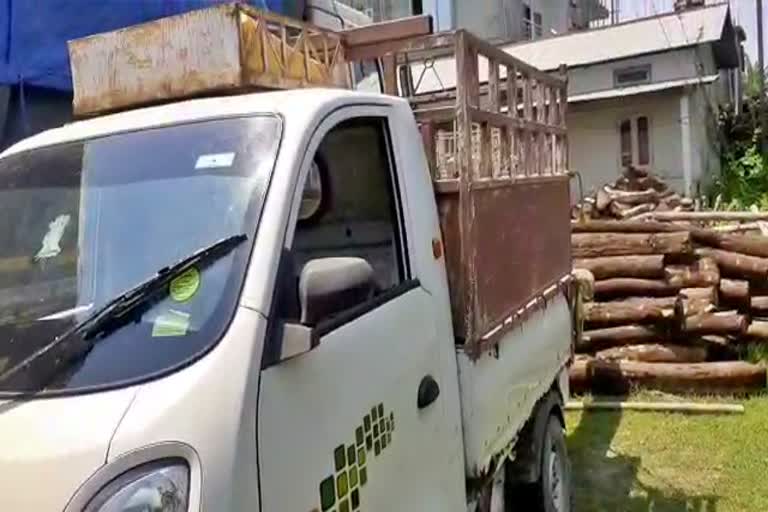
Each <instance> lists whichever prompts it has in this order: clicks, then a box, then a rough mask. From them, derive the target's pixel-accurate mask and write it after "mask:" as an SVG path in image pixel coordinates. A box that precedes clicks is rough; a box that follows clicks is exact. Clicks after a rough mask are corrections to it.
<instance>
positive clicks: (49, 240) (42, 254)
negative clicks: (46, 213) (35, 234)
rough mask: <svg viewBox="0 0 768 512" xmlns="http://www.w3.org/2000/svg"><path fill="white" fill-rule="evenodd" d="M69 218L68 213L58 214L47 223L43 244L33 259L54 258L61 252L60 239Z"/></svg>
mask: <svg viewBox="0 0 768 512" xmlns="http://www.w3.org/2000/svg"><path fill="white" fill-rule="evenodd" d="M71 218H72V217H71V216H69V215H59V216H58V217H56V218H55V219H54V220H53V222H51V223H50V224H48V232H47V233H46V234H45V236H44V237H43V246H42V247H41V248H40V250H39V251H38V252H37V254H36V255H35V261H39V260H47V259H49V258H55V257H56V256H58V255H59V254H61V239H62V238H63V237H64V230H65V229H67V226H68V225H69V221H70V219H71Z"/></svg>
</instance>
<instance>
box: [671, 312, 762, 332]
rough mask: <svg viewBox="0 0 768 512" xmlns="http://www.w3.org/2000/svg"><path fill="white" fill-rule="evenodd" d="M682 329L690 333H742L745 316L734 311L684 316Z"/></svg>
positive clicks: (744, 327) (744, 328)
mask: <svg viewBox="0 0 768 512" xmlns="http://www.w3.org/2000/svg"><path fill="white" fill-rule="evenodd" d="M683 330H684V331H685V332H687V333H690V334H744V333H745V332H746V330H747V317H745V316H744V315H739V314H738V313H736V312H735V311H725V312H720V313H702V314H700V315H695V316H691V317H688V318H686V319H685V324H684V326H683Z"/></svg>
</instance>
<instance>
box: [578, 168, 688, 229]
mask: <svg viewBox="0 0 768 512" xmlns="http://www.w3.org/2000/svg"><path fill="white" fill-rule="evenodd" d="M693 209H694V201H693V200H692V199H690V198H687V197H682V196H680V195H679V194H677V193H676V192H674V191H673V190H671V189H670V188H669V187H668V186H667V184H666V183H665V182H664V181H663V180H661V179H659V178H658V177H657V176H655V175H654V174H652V173H650V172H648V171H645V170H641V169H634V168H629V169H627V170H626V171H625V172H624V173H623V174H622V176H621V177H620V178H619V179H618V180H616V181H615V182H614V183H612V184H610V185H605V186H604V187H602V188H600V189H599V190H598V191H597V193H596V194H594V195H592V196H590V197H586V198H584V200H583V201H581V202H580V203H579V204H577V205H576V206H575V207H574V210H573V216H574V218H575V217H576V216H577V215H584V216H586V217H587V218H591V219H620V220H628V219H639V218H643V217H646V216H647V215H648V214H649V213H651V212H657V213H661V212H685V211H692V210H693Z"/></svg>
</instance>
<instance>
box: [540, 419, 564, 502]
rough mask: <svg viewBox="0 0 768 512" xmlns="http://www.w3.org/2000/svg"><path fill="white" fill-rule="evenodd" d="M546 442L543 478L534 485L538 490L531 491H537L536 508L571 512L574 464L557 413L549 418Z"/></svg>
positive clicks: (542, 467) (542, 465) (543, 453)
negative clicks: (572, 468) (569, 455)
mask: <svg viewBox="0 0 768 512" xmlns="http://www.w3.org/2000/svg"><path fill="white" fill-rule="evenodd" d="M543 441H544V442H543V443H542V447H541V448H542V450H541V473H540V475H541V476H540V478H539V481H538V482H536V483H535V484H534V487H535V489H532V490H535V491H536V492H535V494H536V498H537V499H536V502H537V503H536V504H537V505H538V506H537V509H538V510H541V511H542V512H570V510H571V464H570V462H569V460H568V449H567V447H566V445H565V435H564V434H563V427H562V426H561V425H560V420H559V419H558V418H557V417H556V416H555V415H554V414H551V415H550V416H549V420H548V421H547V427H546V431H545V433H544V439H543ZM539 504H540V505H539ZM539 507H540V508H539Z"/></svg>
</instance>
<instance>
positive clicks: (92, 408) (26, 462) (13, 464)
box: [0, 388, 136, 512]
mask: <svg viewBox="0 0 768 512" xmlns="http://www.w3.org/2000/svg"><path fill="white" fill-rule="evenodd" d="M135 394H136V388H127V389H121V390H117V391H109V392H104V393H93V394H88V395H80V396H71V397H61V398H49V399H33V400H27V401H2V400H0V439H2V445H3V446H2V449H0V475H2V478H0V496H2V498H1V500H2V503H3V507H2V508H3V510H24V511H29V512H48V511H50V512H60V511H61V510H63V509H64V507H65V506H66V504H67V502H68V501H69V500H70V499H71V498H72V495H73V494H74V493H75V491H76V490H77V489H78V487H80V485H81V484H82V483H83V482H85V480H87V479H88V477H90V476H91V475H92V474H93V473H94V472H95V471H96V470H97V469H99V467H101V466H102V465H104V462H105V460H106V458H107V451H108V449H109V443H110V440H111V438H112V435H113V433H114V432H115V429H116V428H117V426H118V424H119V423H120V420H121V419H122V417H123V415H124V414H125V412H126V410H127V409H128V407H129V406H130V404H131V401H132V400H133V397H134V396H135Z"/></svg>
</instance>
